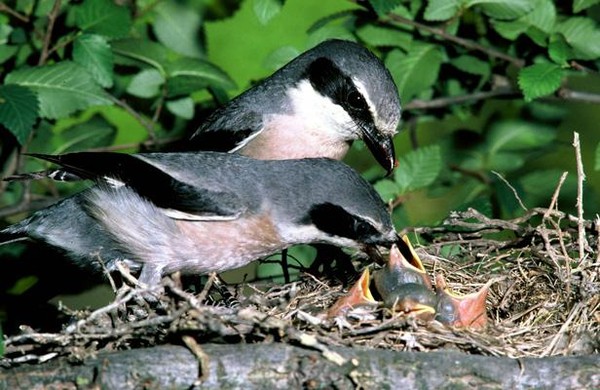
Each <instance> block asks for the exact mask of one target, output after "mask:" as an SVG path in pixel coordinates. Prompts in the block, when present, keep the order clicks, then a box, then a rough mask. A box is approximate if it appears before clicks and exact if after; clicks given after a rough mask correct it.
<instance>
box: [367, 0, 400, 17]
mask: <svg viewBox="0 0 600 390" xmlns="http://www.w3.org/2000/svg"><path fill="white" fill-rule="evenodd" d="M369 3H370V4H371V7H373V9H374V10H375V12H377V15H379V16H383V15H385V14H387V13H388V12H390V11H391V10H393V9H394V8H396V7H397V6H399V5H400V4H402V0H369Z"/></svg>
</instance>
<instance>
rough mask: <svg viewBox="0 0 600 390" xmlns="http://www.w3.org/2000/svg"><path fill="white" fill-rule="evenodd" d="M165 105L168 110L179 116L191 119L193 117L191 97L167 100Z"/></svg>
mask: <svg viewBox="0 0 600 390" xmlns="http://www.w3.org/2000/svg"><path fill="white" fill-rule="evenodd" d="M166 106H167V110H169V112H171V113H172V114H173V115H176V116H178V117H180V118H183V119H192V118H193V117H194V100H193V99H192V98H191V97H184V98H181V99H176V100H169V101H167V103H166Z"/></svg>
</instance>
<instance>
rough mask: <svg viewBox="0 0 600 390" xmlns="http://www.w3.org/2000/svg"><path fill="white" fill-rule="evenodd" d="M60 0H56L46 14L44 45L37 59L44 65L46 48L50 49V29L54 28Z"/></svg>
mask: <svg viewBox="0 0 600 390" xmlns="http://www.w3.org/2000/svg"><path fill="white" fill-rule="evenodd" d="M60 3H61V0H56V1H55V2H54V6H53V7H52V11H50V13H49V14H48V26H47V28H46V34H44V46H43V47H42V54H41V55H40V59H39V61H38V65H44V64H45V63H46V61H47V60H48V50H49V49H50V40H51V39H52V30H53V29H54V22H55V21H56V18H57V17H58V13H59V12H60Z"/></svg>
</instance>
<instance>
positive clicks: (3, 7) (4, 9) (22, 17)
mask: <svg viewBox="0 0 600 390" xmlns="http://www.w3.org/2000/svg"><path fill="white" fill-rule="evenodd" d="M0 12H6V13H7V14H9V15H10V16H13V17H15V18H17V19H19V20H20V21H21V22H24V23H29V18H28V17H27V16H25V15H21V14H20V13H18V12H17V11H15V10H14V9H12V8H10V7H9V6H8V5H6V4H5V3H4V2H3V1H0Z"/></svg>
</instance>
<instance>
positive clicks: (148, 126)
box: [108, 94, 156, 139]
mask: <svg viewBox="0 0 600 390" xmlns="http://www.w3.org/2000/svg"><path fill="white" fill-rule="evenodd" d="M108 98H109V99H110V100H111V101H112V102H113V103H115V104H116V105H117V106H119V107H121V108H123V109H125V111H127V112H128V113H130V114H131V115H133V117H134V118H135V119H136V120H137V121H138V122H139V123H140V124H141V125H142V126H143V127H144V128H145V129H146V131H147V132H148V136H149V137H150V138H151V139H156V133H155V132H154V125H153V123H152V122H149V121H147V120H146V119H144V118H143V117H142V116H141V115H140V114H139V113H138V112H137V111H135V110H134V109H133V108H131V107H130V106H129V104H127V103H126V102H125V101H123V100H119V99H117V98H116V97H114V96H112V95H110V94H109V95H108Z"/></svg>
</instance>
